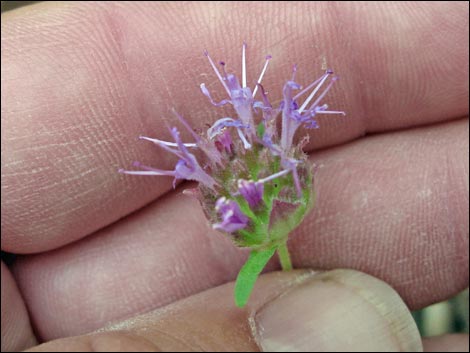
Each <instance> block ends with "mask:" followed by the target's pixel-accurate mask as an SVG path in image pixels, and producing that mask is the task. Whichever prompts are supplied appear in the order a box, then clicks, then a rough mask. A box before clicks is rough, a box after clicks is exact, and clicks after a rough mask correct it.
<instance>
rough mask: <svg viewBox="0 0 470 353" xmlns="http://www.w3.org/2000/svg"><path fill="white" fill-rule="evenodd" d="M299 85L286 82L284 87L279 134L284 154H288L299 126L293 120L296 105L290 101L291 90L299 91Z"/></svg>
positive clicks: (296, 121)
mask: <svg viewBox="0 0 470 353" xmlns="http://www.w3.org/2000/svg"><path fill="white" fill-rule="evenodd" d="M299 88H300V85H299V84H297V83H295V82H294V81H287V83H286V84H285V85H284V90H283V95H284V101H283V107H282V132H281V147H282V149H283V150H284V151H285V152H289V150H290V148H291V146H292V142H293V139H294V134H295V131H296V130H297V129H298V127H299V126H300V121H299V120H298V119H295V115H296V112H295V109H296V108H297V104H296V103H295V101H294V100H293V99H292V90H294V89H299Z"/></svg>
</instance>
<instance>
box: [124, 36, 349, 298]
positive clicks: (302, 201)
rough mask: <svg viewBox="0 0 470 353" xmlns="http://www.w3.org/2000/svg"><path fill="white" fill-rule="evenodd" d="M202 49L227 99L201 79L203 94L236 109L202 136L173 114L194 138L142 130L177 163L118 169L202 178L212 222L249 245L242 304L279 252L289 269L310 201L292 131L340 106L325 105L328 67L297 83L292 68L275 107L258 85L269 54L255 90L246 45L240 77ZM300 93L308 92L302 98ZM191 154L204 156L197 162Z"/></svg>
mask: <svg viewBox="0 0 470 353" xmlns="http://www.w3.org/2000/svg"><path fill="white" fill-rule="evenodd" d="M204 54H205V56H206V57H207V59H208V61H209V64H210V66H211V67H212V69H213V70H214V72H215V74H216V76H217V78H218V79H219V81H220V83H221V85H222V87H223V89H224V90H225V92H226V93H227V98H226V99H224V100H222V101H220V102H216V101H214V99H213V98H212V96H211V94H210V92H209V90H208V89H207V88H206V86H205V84H204V83H202V84H201V91H202V93H203V94H204V95H205V96H206V97H208V99H209V101H210V102H211V103H212V104H213V105H215V106H223V105H232V106H233V109H234V113H235V115H233V116H225V117H223V118H220V119H219V120H217V121H215V122H214V123H213V124H212V125H211V127H210V128H209V129H208V130H207V133H206V134H204V135H200V134H197V133H196V132H195V131H194V130H193V129H192V128H191V127H190V126H189V124H188V122H187V121H186V120H185V119H184V118H183V117H182V116H180V115H178V114H176V113H175V114H176V116H177V118H178V119H179V121H180V122H181V124H182V125H183V126H184V128H185V129H186V130H188V131H189V133H190V134H191V136H192V138H193V141H191V142H183V141H182V140H181V138H180V134H179V131H178V130H177V128H176V127H174V128H172V129H171V130H170V132H171V135H172V137H173V140H174V142H173V141H171V142H170V141H163V140H160V139H157V138H150V137H143V136H141V139H143V140H147V141H150V142H152V143H154V144H155V145H157V146H158V147H160V148H162V149H164V150H165V151H167V152H170V153H171V154H173V155H175V156H176V157H177V158H178V161H177V162H176V164H175V168H174V169H173V170H161V169H158V168H154V167H149V166H144V165H142V164H140V163H138V162H135V163H134V166H135V167H138V168H140V170H121V172H122V173H125V174H137V175H162V176H171V177H173V178H174V183H173V185H175V182H176V180H178V179H186V180H194V181H197V182H198V183H199V186H198V191H197V192H195V193H193V194H196V195H197V196H198V198H199V201H200V202H201V205H202V207H203V210H204V212H205V214H206V216H207V218H208V219H209V221H210V223H211V224H212V228H214V229H216V230H219V231H222V232H225V233H228V234H229V235H230V236H231V238H232V239H233V241H234V242H235V243H236V244H237V245H238V246H241V247H248V248H250V249H251V254H250V257H249V258H248V261H247V263H246V264H245V265H244V266H243V268H242V269H241V271H240V274H239V275H238V278H237V283H236V285H235V302H236V304H237V305H238V306H243V305H245V303H246V302H247V300H248V298H249V295H250V293H251V290H252V288H253V285H254V283H255V281H256V278H257V276H258V275H259V273H260V272H261V271H262V269H263V268H264V266H265V265H266V263H267V262H268V261H269V259H270V258H271V257H272V256H273V255H274V253H275V252H276V251H277V252H278V255H279V258H280V261H281V265H282V267H283V269H285V270H288V269H291V268H292V265H291V262H290V258H289V253H288V251H287V247H286V242H287V237H288V235H289V233H290V232H291V231H292V230H293V229H294V228H295V227H297V226H298V225H299V224H300V222H301V221H302V219H303V218H304V217H305V215H306V214H307V213H308V211H309V210H310V209H311V208H312V206H313V201H314V192H313V173H312V169H311V168H310V166H309V164H308V163H307V158H306V155H305V154H304V153H303V152H302V149H301V147H302V145H303V143H302V142H301V143H297V144H296V142H295V141H296V140H295V136H296V133H297V131H298V130H299V128H300V127H302V126H303V127H305V128H317V127H318V123H317V120H316V119H317V117H318V116H319V115H321V114H341V115H344V112H342V111H336V110H329V109H328V105H327V104H324V103H323V102H322V101H323V99H324V97H325V95H326V93H327V92H328V91H329V90H330V88H331V87H332V85H333V84H334V83H335V81H336V80H337V77H336V76H334V74H333V72H332V71H331V70H327V71H326V72H325V73H324V74H323V75H321V76H320V77H319V78H318V79H317V80H315V81H314V82H312V83H311V84H309V85H307V86H306V87H305V88H303V89H302V87H301V86H300V84H298V83H297V82H295V75H296V71H297V68H296V66H294V70H293V74H292V77H291V78H290V80H288V81H287V82H286V84H285V85H284V88H283V92H282V97H283V99H282V101H281V102H280V104H279V105H278V106H273V105H272V104H271V103H270V102H269V100H268V97H267V93H266V92H265V90H264V87H263V86H262V85H261V81H262V79H263V76H264V74H265V72H266V69H267V67H268V65H269V62H270V60H271V56H267V57H266V61H265V63H264V65H263V67H262V69H261V74H260V75H259V77H258V78H257V80H256V81H254V82H252V88H253V89H252V88H250V87H249V86H248V80H247V74H246V44H245V43H244V44H243V49H242V75H241V83H240V81H239V80H238V79H237V77H236V76H235V75H234V74H232V73H227V71H226V65H225V63H224V62H220V70H219V69H218V67H217V65H216V64H215V63H214V61H213V60H212V58H211V57H210V56H209V53H208V52H207V51H205V53H204ZM257 93H258V96H259V99H257ZM303 96H305V97H306V98H305V99H302V100H301V97H303ZM279 119H280V120H281V129H280V131H278V124H277V122H278V120H279ZM196 156H198V157H203V160H201V161H198V159H197V158H196Z"/></svg>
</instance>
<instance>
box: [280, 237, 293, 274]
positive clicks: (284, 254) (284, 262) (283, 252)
mask: <svg viewBox="0 0 470 353" xmlns="http://www.w3.org/2000/svg"><path fill="white" fill-rule="evenodd" d="M277 255H278V256H279V261H280V262H281V267H282V270H283V271H290V270H292V261H291V260H290V255H289V250H288V249H287V243H284V244H282V245H279V246H278V248H277Z"/></svg>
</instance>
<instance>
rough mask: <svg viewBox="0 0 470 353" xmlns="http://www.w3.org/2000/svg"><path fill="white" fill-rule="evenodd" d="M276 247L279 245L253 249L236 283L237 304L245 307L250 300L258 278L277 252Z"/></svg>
mask: <svg viewBox="0 0 470 353" xmlns="http://www.w3.org/2000/svg"><path fill="white" fill-rule="evenodd" d="M276 248H277V247H272V248H270V249H267V250H261V251H256V250H253V251H251V253H250V256H249V257H248V260H247V261H246V262H245V264H244V265H243V267H242V269H241V270H240V273H239V274H238V277H237V281H236V283H235V304H236V305H237V306H238V307H239V308H242V307H244V306H245V305H246V303H247V302H248V299H249V298H250V295H251V292H252V290H253V287H254V285H255V282H256V279H257V278H258V276H259V274H260V273H261V271H262V270H263V268H264V267H265V266H266V264H267V263H268V261H269V259H270V258H271V257H272V256H273V255H274V253H275V252H276Z"/></svg>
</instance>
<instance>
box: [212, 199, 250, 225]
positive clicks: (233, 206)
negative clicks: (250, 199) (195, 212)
mask: <svg viewBox="0 0 470 353" xmlns="http://www.w3.org/2000/svg"><path fill="white" fill-rule="evenodd" d="M215 210H216V211H217V212H218V213H219V215H220V218H221V219H222V221H221V222H219V223H216V224H214V225H213V226H212V227H213V228H214V229H217V230H222V231H224V232H227V233H233V232H235V231H237V230H240V229H243V228H245V227H246V226H247V225H248V222H249V218H248V217H247V216H246V215H245V214H244V213H243V212H242V211H241V210H240V206H238V203H236V202H235V201H233V200H227V198H225V197H221V198H219V199H218V200H217V202H216V204H215Z"/></svg>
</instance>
